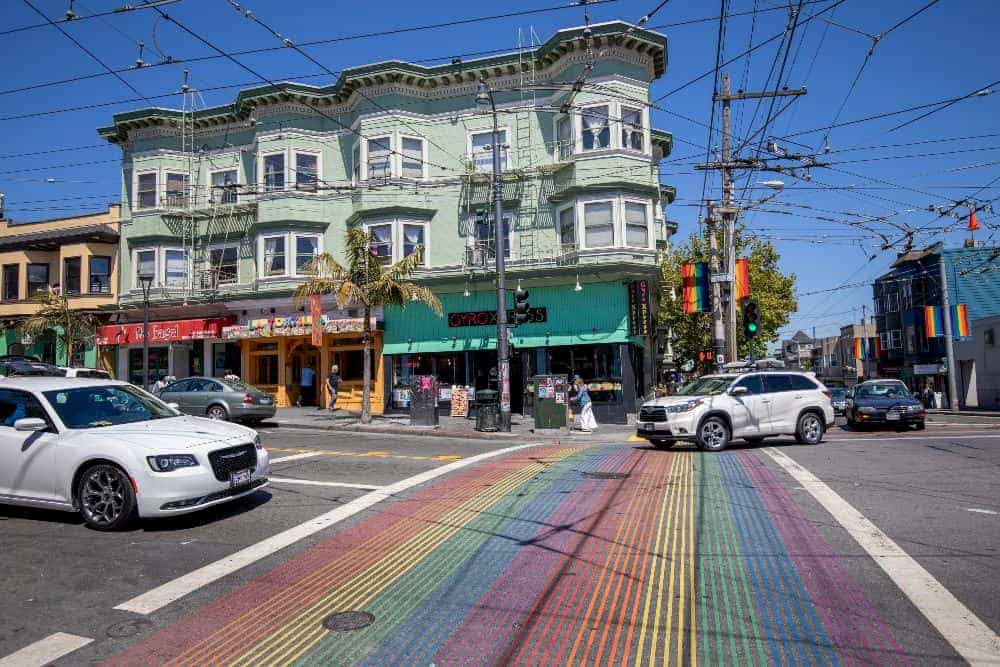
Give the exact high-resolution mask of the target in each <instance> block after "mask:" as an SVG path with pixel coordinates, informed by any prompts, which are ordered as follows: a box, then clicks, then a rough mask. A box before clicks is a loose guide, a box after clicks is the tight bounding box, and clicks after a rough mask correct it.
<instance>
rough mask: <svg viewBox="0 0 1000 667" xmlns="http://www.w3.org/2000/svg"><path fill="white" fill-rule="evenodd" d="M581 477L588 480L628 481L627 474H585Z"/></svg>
mask: <svg viewBox="0 0 1000 667" xmlns="http://www.w3.org/2000/svg"><path fill="white" fill-rule="evenodd" d="M583 476H584V477H589V478H590V479H628V473H627V472H585V473H583Z"/></svg>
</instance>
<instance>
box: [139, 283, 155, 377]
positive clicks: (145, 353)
mask: <svg viewBox="0 0 1000 667" xmlns="http://www.w3.org/2000/svg"><path fill="white" fill-rule="evenodd" d="M139 285H140V286H141V287H142V388H143V389H144V390H146V391H149V290H150V288H152V286H153V276H151V275H148V274H146V275H141V276H139Z"/></svg>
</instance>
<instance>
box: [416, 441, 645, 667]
mask: <svg viewBox="0 0 1000 667" xmlns="http://www.w3.org/2000/svg"><path fill="white" fill-rule="evenodd" d="M635 454H636V452H635V451H633V450H631V449H624V450H622V451H621V452H619V453H616V454H615V455H614V456H611V457H609V458H608V459H607V460H605V461H602V462H601V463H600V464H599V465H598V466H597V467H596V469H598V470H600V471H603V472H608V471H614V470H619V469H621V466H622V465H623V464H624V463H625V462H626V461H627V460H628V459H629V458H630V457H631V456H632V455H635ZM606 488H607V485H606V484H604V483H603V482H601V481H600V480H583V481H582V482H581V483H580V485H579V486H578V487H577V488H576V489H575V490H574V491H573V492H571V493H568V494H566V499H565V500H564V501H563V502H562V503H561V504H560V505H559V507H557V508H556V510H555V511H554V512H553V513H552V515H551V516H550V518H549V520H548V522H547V523H548V525H546V526H542V527H540V528H539V530H538V532H537V533H536V535H535V538H536V539H537V541H536V542H533V543H532V544H530V545H528V546H525V547H524V548H522V549H521V550H520V552H519V553H518V554H517V556H516V557H515V558H514V560H513V561H511V563H510V565H508V567H507V569H506V570H505V571H504V572H503V574H502V575H500V577H498V578H497V580H496V581H495V582H494V583H493V585H492V586H490V588H489V590H487V591H486V592H485V593H484V594H483V596H482V597H481V598H480V599H479V601H478V602H477V603H476V606H475V607H474V608H473V609H472V610H470V612H469V614H468V615H467V616H466V617H465V619H464V620H463V621H462V623H461V624H460V625H459V626H458V627H456V628H455V630H454V631H453V632H452V634H451V637H449V638H448V641H447V642H445V644H444V645H443V646H442V647H441V649H440V650H439V651H438V652H437V654H436V655H435V656H434V663H435V664H463V665H473V664H491V663H492V662H493V660H492V659H491V656H494V657H495V656H497V655H500V654H501V653H502V652H503V650H504V648H505V647H506V645H507V644H508V642H509V641H510V638H511V636H512V635H513V634H514V632H515V631H516V630H517V629H518V628H517V627H515V624H516V623H517V622H520V621H522V620H523V619H524V618H526V617H527V615H528V614H529V612H530V611H531V609H532V607H533V606H534V605H535V602H536V600H537V597H538V594H539V591H541V590H542V588H544V586H545V583H546V582H547V581H549V580H550V579H551V577H552V574H553V572H555V570H556V569H557V568H558V567H560V565H561V564H562V562H563V561H564V560H565V559H566V554H567V553H569V551H570V550H571V547H572V544H573V543H574V542H575V541H577V540H579V539H580V534H579V532H578V531H577V530H559V531H554V530H553V529H552V526H566V525H569V526H579V525H580V524H581V523H583V522H586V521H587V520H588V518H590V517H592V515H593V513H594V511H595V510H596V509H597V506H598V504H599V502H600V501H603V500H604V493H602V491H604V490H605V489H606Z"/></svg>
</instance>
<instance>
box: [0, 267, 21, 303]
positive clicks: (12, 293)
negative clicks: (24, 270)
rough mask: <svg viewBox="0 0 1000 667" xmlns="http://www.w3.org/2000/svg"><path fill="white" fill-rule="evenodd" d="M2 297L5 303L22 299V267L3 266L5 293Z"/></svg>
mask: <svg viewBox="0 0 1000 667" xmlns="http://www.w3.org/2000/svg"><path fill="white" fill-rule="evenodd" d="M0 297H2V298H3V300H4V301H17V300H18V299H20V298H21V265H20V264H4V265H3V292H2V294H0Z"/></svg>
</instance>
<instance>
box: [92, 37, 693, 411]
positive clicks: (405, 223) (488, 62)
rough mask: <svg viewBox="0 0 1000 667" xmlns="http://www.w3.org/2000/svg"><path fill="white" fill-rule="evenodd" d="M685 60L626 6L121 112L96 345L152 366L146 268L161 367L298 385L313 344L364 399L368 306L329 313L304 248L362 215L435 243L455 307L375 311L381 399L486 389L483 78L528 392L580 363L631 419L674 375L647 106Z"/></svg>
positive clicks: (320, 247) (382, 239)
mask: <svg viewBox="0 0 1000 667" xmlns="http://www.w3.org/2000/svg"><path fill="white" fill-rule="evenodd" d="M666 62H667V45H666V38H665V37H663V36H662V35H659V34H656V33H653V32H650V31H647V30H642V29H638V28H635V27H633V26H631V25H629V24H627V23H623V22H610V23H604V24H598V25H593V26H591V28H590V31H589V33H588V32H586V31H585V30H584V29H583V28H572V29H566V30H560V31H559V32H557V33H556V34H554V35H553V36H552V37H551V38H550V39H548V40H547V41H546V42H545V43H543V44H541V45H539V46H537V47H535V48H532V49H528V50H522V51H520V52H513V53H510V54H506V55H500V56H496V57H491V58H486V59H479V60H469V61H460V60H458V59H456V60H455V61H454V62H452V63H450V64H446V65H440V66H434V67H424V66H420V65H415V64H412V63H406V62H399V61H388V62H383V63H376V64H373V65H368V66H364V67H356V68H350V69H345V70H344V71H343V72H342V73H341V75H340V77H339V78H338V80H337V81H336V82H335V83H334V84H332V85H330V86H325V87H313V86H308V85H303V84H299V83H278V84H275V85H264V86H261V87H258V88H252V89H248V90H244V91H242V92H241V93H239V95H238V96H237V97H236V99H235V100H234V101H233V102H232V103H231V104H226V105H224V106H219V107H212V108H204V109H193V110H192V109H191V106H192V105H190V104H187V103H185V104H184V105H183V107H184V108H183V109H180V110H171V109H159V108H155V109H142V110H138V111H132V112H128V113H123V114H118V115H116V116H115V117H114V124H113V125H111V126H109V127H105V128H101V129H100V130H99V133H100V135H101V136H102V137H104V138H105V139H106V140H108V141H110V142H113V143H115V144H117V145H119V146H120V147H121V149H122V152H123V162H122V164H123V168H122V188H123V196H122V202H123V206H122V223H123V224H122V227H121V237H122V243H121V256H120V266H121V271H120V275H121V285H120V294H121V297H120V302H121V305H122V307H123V309H122V315H121V317H120V318H119V319H120V321H119V322H118V323H117V324H115V325H111V326H109V327H106V328H105V329H104V330H102V332H101V335H100V336H99V342H100V343H101V344H103V345H105V346H107V347H108V348H113V351H112V352H110V354H109V356H113V357H114V359H115V360H116V372H117V374H118V376H119V377H122V378H131V379H135V376H136V373H137V369H140V368H141V348H142V340H141V328H140V329H139V330H138V332H137V330H136V328H135V326H134V323H135V322H137V321H139V320H140V319H141V316H142V309H141V304H142V299H143V294H142V289H141V285H140V281H139V277H140V276H146V275H148V276H151V277H152V281H153V287H152V289H151V292H150V295H149V300H150V309H151V317H152V319H153V320H154V321H155V322H156V323H157V325H156V326H154V327H152V328H151V334H150V345H151V348H152V349H153V353H152V357H153V359H152V360H151V362H150V364H151V368H153V371H152V375H153V377H154V379H155V378H156V377H157V376H160V375H174V376H177V377H183V376H185V375H196V374H197V375H222V374H224V373H225V372H226V371H232V372H235V373H237V374H239V375H241V377H243V378H244V379H245V380H247V381H248V382H250V383H253V384H256V385H258V386H261V387H262V388H264V389H266V390H268V391H270V392H272V393H273V394H274V395H275V397H276V399H277V401H278V404H279V405H289V404H293V403H295V402H297V401H298V399H299V395H300V391H301V383H300V379H301V371H302V369H303V368H304V367H305V366H306V365H312V367H313V368H319V369H321V372H320V373H319V374H318V375H319V376H320V377H322V376H323V375H324V373H325V371H326V370H327V369H328V368H329V366H330V365H331V364H334V363H336V364H338V365H339V366H340V371H341V374H342V375H343V377H344V384H343V385H342V387H341V389H342V393H341V398H340V400H341V401H342V402H341V403H339V404H340V405H342V406H346V407H350V406H351V405H352V404H356V403H358V402H359V401H360V389H361V383H360V379H361V378H360V374H361V370H360V369H361V365H362V353H361V351H360V350H361V340H360V330H361V325H362V322H361V320H360V318H359V313H358V311H357V309H351V308H347V309H343V310H341V309H338V308H337V307H336V304H335V303H333V302H332V300H331V301H329V302H328V301H326V300H324V301H323V303H322V308H321V313H320V317H319V321H318V322H314V321H313V320H314V319H315V318H314V317H313V313H312V312H311V311H310V309H308V308H302V307H301V306H300V305H298V304H296V303H294V301H293V299H292V296H291V295H292V291H293V289H294V288H295V286H296V285H297V284H299V283H300V282H301V281H303V280H305V279H306V278H307V276H306V275H305V267H306V265H307V263H308V261H309V260H310V259H311V258H312V257H313V256H314V255H315V254H316V253H319V252H330V253H332V254H333V255H334V256H335V257H343V244H344V237H345V232H346V230H347V229H349V228H350V227H352V226H360V227H363V228H364V229H366V230H368V231H369V232H370V233H371V234H372V235H373V236H374V239H375V243H374V246H373V248H372V251H373V252H374V253H376V254H378V255H379V256H380V257H383V258H384V260H385V261H386V262H390V261H395V260H398V259H400V258H402V257H404V256H406V255H408V254H409V253H411V252H413V251H414V249H415V248H416V247H417V246H423V248H424V252H423V260H424V267H423V268H421V269H419V270H418V271H417V272H416V274H415V275H414V280H416V281H418V282H420V283H423V284H426V285H427V286H429V287H431V288H432V289H433V290H434V292H435V293H436V294H437V295H438V296H439V298H440V299H441V303H442V305H443V307H444V315H443V316H440V317H439V316H438V315H436V314H434V313H432V312H430V311H429V310H428V309H427V308H426V307H424V306H423V305H420V304H413V305H412V306H409V307H407V308H405V309H387V310H386V311H385V312H378V313H377V315H376V319H377V325H378V326H377V329H378V334H377V336H376V340H375V368H376V371H377V373H376V378H377V379H376V383H375V387H374V395H375V399H374V403H375V410H376V411H379V410H381V409H392V408H393V407H401V406H402V405H403V404H404V402H405V394H406V392H405V391H404V390H403V389H404V388H405V387H407V386H409V383H410V378H411V377H412V376H413V375H418V374H419V375H423V374H432V375H436V376H437V377H438V379H439V381H440V384H441V399H442V400H444V401H447V400H449V398H450V389H451V387H452V386H454V385H461V386H470V387H473V388H477V389H483V388H486V387H489V386H491V382H495V371H493V369H494V367H495V365H496V327H495V325H494V324H491V321H492V320H491V313H490V311H491V310H493V309H495V304H496V292H495V271H494V269H493V267H494V263H495V254H494V253H495V252H496V244H495V242H494V241H493V231H494V227H493V225H494V224H495V221H494V220H493V215H492V212H491V208H490V192H491V188H490V173H491V169H492V152H491V128H492V117H491V115H490V114H489V113H484V112H483V110H482V108H481V107H478V106H477V105H476V100H475V97H476V89H477V85H478V83H479V81H480V80H481V79H484V80H485V81H486V82H487V84H489V86H491V88H492V89H493V90H494V91H495V99H496V103H497V109H498V112H499V117H500V126H501V128H502V129H501V142H502V144H503V146H502V149H501V150H502V154H501V156H500V158H501V166H502V169H503V210H504V219H503V220H502V221H501V224H502V225H503V229H504V238H505V242H504V247H503V252H504V253H505V255H506V263H507V284H508V286H509V287H510V288H514V287H516V286H517V285H518V284H520V285H521V286H522V287H523V288H525V289H527V290H528V291H529V292H530V299H529V301H530V305H531V311H530V319H529V322H528V323H527V324H523V325H521V326H519V327H517V328H516V329H514V330H513V332H512V338H511V340H512V344H513V348H514V351H513V354H512V362H511V375H512V403H513V408H514V410H515V411H528V410H530V400H529V398H530V394H531V393H532V391H533V383H532V382H531V378H532V377H533V376H534V375H536V374H542V373H569V374H579V375H580V376H581V377H583V379H584V380H586V381H588V382H590V383H591V387H592V396H594V398H595V402H596V407H597V410H596V412H597V417H598V419H599V420H602V419H603V420H606V421H624V419H625V418H626V414H628V413H629V412H631V411H633V410H634V408H635V405H636V401H637V399H638V397H639V396H641V394H642V393H643V392H644V391H645V390H646V389H647V387H648V386H649V384H650V383H651V382H653V377H654V373H655V372H656V368H655V365H656V364H655V356H656V355H655V350H656V346H657V344H658V341H657V339H656V331H655V327H654V325H653V322H652V317H651V313H653V312H655V308H656V304H655V301H656V298H655V295H656V294H657V293H658V291H659V290H658V283H659V280H660V271H659V268H658V267H659V262H658V258H659V256H660V254H661V253H662V251H663V249H664V248H665V247H666V244H667V242H668V240H669V238H670V235H671V234H672V233H673V232H674V231H675V229H676V226H675V225H674V224H673V223H671V222H668V221H667V219H666V217H665V208H666V206H667V205H668V204H669V203H670V202H671V201H672V199H673V196H674V191H673V189H672V188H670V187H669V186H664V185H661V184H660V182H659V178H658V165H659V162H660V161H661V160H663V159H664V158H665V157H666V156H667V155H669V154H670V152H671V148H672V141H671V135H670V134H669V133H667V132H664V131H661V130H656V129H653V128H651V127H650V122H649V121H650V115H649V110H650V92H649V88H650V84H651V82H652V81H653V80H655V79H657V78H659V77H661V76H662V75H663V74H664V71H665V69H666ZM584 75H585V76H584ZM574 84H575V85H574ZM188 99H190V98H188ZM508 303H510V301H508ZM317 326H318V327H320V328H321V332H318V333H317V335H316V336H313V327H317ZM158 331H159V332H160V333H159V334H158V333H157V332H158ZM316 343H318V344H316ZM320 396H321V398H322V393H321V394H320Z"/></svg>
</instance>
